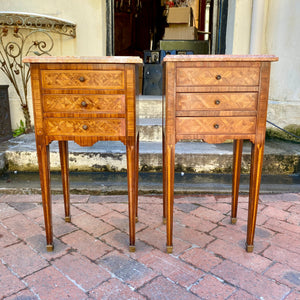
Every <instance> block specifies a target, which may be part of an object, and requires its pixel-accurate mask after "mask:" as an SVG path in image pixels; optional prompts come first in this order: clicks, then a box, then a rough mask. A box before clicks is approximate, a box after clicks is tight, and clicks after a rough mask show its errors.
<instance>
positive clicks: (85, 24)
mask: <svg viewBox="0 0 300 300" xmlns="http://www.w3.org/2000/svg"><path fill="white" fill-rule="evenodd" d="M0 9H1V11H15V12H27V13H37V14H43V15H49V16H52V17H56V18H62V19H65V20H68V21H71V22H73V23H76V24H77V28H76V38H75V39H74V38H71V37H67V36H63V35H58V34H53V35H52V36H53V37H54V43H55V47H54V49H53V51H52V52H51V53H52V55H63V56H72V55H82V56H101V55H105V51H106V44H105V41H106V12H105V0H51V1H41V0H26V1H20V0H17V1H16V0H0ZM0 84H9V85H10V87H9V99H10V111H11V123H12V128H13V129H15V128H16V127H17V124H19V122H20V119H23V114H22V111H21V108H20V102H19V99H18V96H17V95H16V93H15V91H14V88H13V86H12V84H10V82H9V80H8V79H7V78H6V77H5V75H4V74H3V73H2V72H0ZM30 99H31V96H30ZM30 111H31V116H32V124H33V114H32V102H31V100H30Z"/></svg>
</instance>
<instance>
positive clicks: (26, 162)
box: [0, 134, 300, 175]
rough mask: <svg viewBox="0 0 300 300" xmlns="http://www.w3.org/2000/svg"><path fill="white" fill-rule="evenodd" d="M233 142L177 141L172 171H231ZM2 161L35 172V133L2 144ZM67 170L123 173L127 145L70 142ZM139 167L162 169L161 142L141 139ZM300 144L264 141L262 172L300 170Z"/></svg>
mask: <svg viewBox="0 0 300 300" xmlns="http://www.w3.org/2000/svg"><path fill="white" fill-rule="evenodd" d="M232 148H233V147H232V144H231V143H227V144H216V145H214V144H206V143H201V142H180V143H177V144H176V150H175V152H176V157H175V171H176V172H184V173H227V174H228V173H230V172H231V170H232ZM0 150H1V151H0V152H1V153H4V155H3V157H2V158H3V159H4V160H5V161H4V163H5V164H6V165H7V170H8V171H9V172H14V171H23V172H36V171H38V163H37V155H36V146H35V137H34V134H26V135H22V136H19V137H18V138H14V139H11V140H10V141H7V142H4V143H2V144H1V147H0ZM50 151H51V153H50V161H51V170H52V171H59V170H60V163H59V153H58V144H57V142H53V143H51V145H50ZM250 152H251V144H250V143H245V146H244V151H243V160H242V172H244V173H248V172H249V165H250ZM69 153H70V154H69V165H70V171H74V172H75V171H80V172H101V171H113V172H124V171H126V169H127V165H126V148H125V146H124V145H123V144H122V143H121V142H112V141H104V142H98V143H96V144H94V145H93V146H92V147H80V146H79V145H77V144H75V143H74V142H69ZM139 158H140V159H139V169H140V170H141V171H147V172H154V171H159V172H161V171H162V144H161V142H144V141H141V142H140V155H139ZM299 167H300V148H299V144H296V143H292V142H282V141H267V142H266V146H265V155H264V165H263V173H264V174H274V175H275V174H281V175H283V174H296V173H299V172H300V169H299Z"/></svg>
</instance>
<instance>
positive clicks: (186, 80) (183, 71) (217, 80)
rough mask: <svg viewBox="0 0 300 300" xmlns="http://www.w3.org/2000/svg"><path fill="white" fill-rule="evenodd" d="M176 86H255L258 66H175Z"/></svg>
mask: <svg viewBox="0 0 300 300" xmlns="http://www.w3.org/2000/svg"><path fill="white" fill-rule="evenodd" d="M176 82H177V86H203V85H205V86H206V85H208V86H257V85H258V84H259V68H257V67H256V68H251V67H234V68H233V67H231V68H226V67H214V68H208V67H203V68H192V67H186V68H185V67H183V68H177V73H176Z"/></svg>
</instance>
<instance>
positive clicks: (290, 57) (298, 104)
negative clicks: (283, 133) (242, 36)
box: [265, 0, 300, 126]
mask: <svg viewBox="0 0 300 300" xmlns="http://www.w3.org/2000/svg"><path fill="white" fill-rule="evenodd" d="M299 28H300V1H299V0H285V1H281V0H269V6H268V19H267V24H266V37H267V38H266V40H265V51H266V53H274V54H276V55H277V56H278V57H279V61H278V62H277V63H274V64H273V65H272V73H271V74H272V77H271V83H270V84H271V86H270V95H269V99H270V101H269V109H268V119H269V120H270V121H273V122H274V123H276V124H279V125H281V126H286V125H288V124H298V125H300V84H299V82H300V52H299V49H300V36H299Z"/></svg>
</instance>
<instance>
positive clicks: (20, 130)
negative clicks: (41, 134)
mask: <svg viewBox="0 0 300 300" xmlns="http://www.w3.org/2000/svg"><path fill="white" fill-rule="evenodd" d="M25 132H26V127H25V124H24V122H23V120H20V125H19V127H18V128H17V129H16V130H14V131H13V137H17V136H19V135H21V134H24V133H25Z"/></svg>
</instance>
